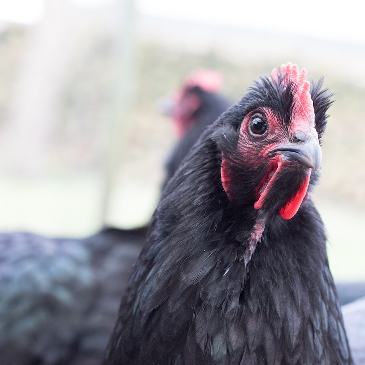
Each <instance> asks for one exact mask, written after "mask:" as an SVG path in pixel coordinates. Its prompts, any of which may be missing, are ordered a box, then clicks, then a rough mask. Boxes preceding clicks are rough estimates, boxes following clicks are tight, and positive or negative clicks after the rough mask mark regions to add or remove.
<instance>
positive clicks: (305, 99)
mask: <svg viewBox="0 0 365 365" xmlns="http://www.w3.org/2000/svg"><path fill="white" fill-rule="evenodd" d="M306 78H307V70H306V69H305V68H303V69H302V70H301V71H300V72H299V67H298V65H295V64H294V65H292V64H291V63H290V62H288V63H287V64H286V65H281V67H280V71H279V70H278V69H276V68H274V70H273V71H272V73H271V80H272V81H273V82H275V83H277V84H278V83H280V82H282V83H283V84H284V85H289V84H291V85H292V87H293V95H294V109H293V117H294V118H295V119H299V120H309V121H310V122H311V124H312V125H313V124H314V109H313V101H312V98H311V96H310V93H309V89H310V83H309V81H307V80H306Z"/></svg>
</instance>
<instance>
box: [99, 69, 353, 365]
mask: <svg viewBox="0 0 365 365" xmlns="http://www.w3.org/2000/svg"><path fill="white" fill-rule="evenodd" d="M330 96H331V95H330V94H329V92H328V91H327V90H323V89H322V82H321V81H320V82H317V83H312V85H311V87H310V84H309V82H308V81H306V71H305V70H302V71H301V72H299V69H298V67H297V66H296V65H293V66H292V65H291V64H290V63H289V64H287V65H283V66H282V67H281V68H280V70H276V69H275V70H274V71H273V73H272V75H271V77H270V78H267V77H262V78H261V79H260V80H259V81H257V82H255V84H254V86H253V87H252V88H250V89H249V90H248V92H247V93H246V95H245V96H244V97H243V98H242V100H241V101H239V102H238V103H237V104H235V105H234V106H232V107H231V108H230V109H228V111H226V112H225V113H224V114H223V115H222V116H221V117H220V118H219V119H218V120H217V121H216V122H215V123H214V124H213V126H212V127H210V128H208V129H207V131H206V132H205V133H204V134H203V135H202V137H201V138H200V140H199V141H198V142H197V143H196V144H195V146H194V147H193V149H192V150H191V152H190V153H189V155H188V157H187V158H186V159H185V162H184V164H183V165H182V166H181V167H180V168H179V169H178V171H177V172H176V174H175V175H174V177H173V178H172V179H171V180H170V182H169V183H168V185H167V187H166V189H165V190H164V192H163V194H162V198H161V200H160V203H159V205H158V207H157V209H156V211H155V213H154V216H153V219H152V222H151V228H150V233H149V237H148V240H147V244H146V245H145V247H144V249H143V251H142V253H141V256H140V257H139V259H138V261H137V263H136V265H135V267H134V271H133V274H132V276H131V279H130V282H129V287H128V289H127V292H126V294H125V296H124V298H123V300H122V304H121V308H120V312H119V318H118V321H117V323H116V326H115V328H114V332H113V335H112V337H111V340H110V343H109V346H108V349H107V352H106V356H105V360H104V364H105V365H117V364H118V365H121V364H128V365H133V364H144V365H148V364H170V365H172V364H179V365H180V364H188V365H194V364H199V365H204V364H219V365H220V364H227V365H228V364H229V365H235V364H250V365H252V364H260V365H264V364H287V365H293V364H331V365H334V364H338V365H339V364H341V365H343V364H352V359H351V355H350V350H349V346H348V342H347V338H346V333H345V329H344V324H343V319H342V314H341V308H340V306H339V302H338V298H337V293H336V288H335V286H334V283H333V279H332V276H331V273H330V269H329V266H328V259H327V253H326V236H325V232H324V227H323V223H322V220H321V218H320V216H319V214H318V212H317V210H316V208H315V207H314V205H313V203H312V200H311V197H310V191H311V190H312V187H313V186H314V185H315V183H316V182H317V180H318V177H319V168H320V161H321V148H320V141H321V138H322V135H323V133H324V131H325V127H326V123H327V121H326V112H327V109H328V107H329V106H330V104H331V100H330Z"/></svg>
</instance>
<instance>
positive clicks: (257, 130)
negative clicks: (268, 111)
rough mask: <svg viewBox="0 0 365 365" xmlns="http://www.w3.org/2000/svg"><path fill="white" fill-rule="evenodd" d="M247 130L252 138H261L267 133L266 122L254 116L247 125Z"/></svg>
mask: <svg viewBox="0 0 365 365" xmlns="http://www.w3.org/2000/svg"><path fill="white" fill-rule="evenodd" d="M248 130H249V132H250V134H251V135H252V136H254V137H258V136H262V135H263V134H265V132H266V131H267V122H266V120H265V119H263V118H262V117H259V116H257V115H254V116H253V117H252V118H251V119H250V122H249V123H248Z"/></svg>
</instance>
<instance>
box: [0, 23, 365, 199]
mask: <svg viewBox="0 0 365 365" xmlns="http://www.w3.org/2000/svg"><path fill="white" fill-rule="evenodd" d="M26 34H27V31H26V28H23V27H20V26H12V27H9V28H8V29H7V30H5V31H3V32H2V33H1V34H0V52H1V57H0V125H4V123H5V121H6V118H7V112H8V107H9V102H10V97H11V92H12V87H13V84H14V80H15V76H16V72H17V66H18V64H19V59H20V57H21V55H22V50H23V47H24V43H25V37H26ZM94 34H95V33H94ZM87 44H88V46H87V47H86V46H84V47H80V48H79V52H78V53H77V54H76V55H75V57H74V67H73V68H71V69H70V70H69V72H68V79H67V80H66V87H65V90H64V93H63V96H62V100H61V103H60V110H59V116H58V124H57V126H56V130H54V131H53V136H52V138H53V141H52V148H51V149H50V151H49V157H50V162H51V163H50V166H52V167H51V169H53V170H54V169H55V170H57V171H58V170H61V171H63V170H73V169H77V170H78V171H79V170H80V169H81V170H90V169H91V170H93V169H96V168H98V167H99V166H100V165H101V164H102V163H103V161H102V157H103V155H102V154H101V153H100V151H101V149H102V146H103V143H104V142H105V138H106V136H107V133H108V128H110V126H109V125H108V122H107V120H108V113H109V109H108V108H110V104H109V100H110V90H111V85H112V77H113V75H112V72H111V54H112V44H113V38H112V36H111V35H110V33H108V32H104V33H103V32H99V33H97V36H96V37H95V39H93V41H92V42H90V41H89V42H87ZM139 46H140V47H139V48H138V52H137V85H136V87H135V90H136V92H135V97H134V101H133V105H132V108H131V110H130V112H129V116H128V118H127V120H126V121H125V122H124V123H123V128H122V129H123V130H121V131H120V138H121V143H120V151H117V152H118V155H119V157H118V158H119V159H120V162H121V164H122V165H123V169H124V171H125V173H126V174H127V175H133V176H134V177H135V178H138V176H139V177H140V178H145V177H146V176H148V177H149V179H151V181H155V183H157V182H158V181H159V180H160V179H161V168H160V166H161V164H162V162H163V159H164V156H166V154H167V151H168V150H169V148H170V147H171V146H172V144H173V141H174V136H173V135H172V128H171V125H170V123H169V121H168V119H167V118H166V117H164V116H162V115H161V114H160V112H159V110H158V107H157V101H158V99H159V98H161V97H163V96H165V95H167V94H169V93H170V95H172V93H171V92H173V91H174V90H176V89H177V88H178V87H179V85H180V83H181V81H182V80H183V79H184V77H185V75H186V74H187V73H188V72H190V71H191V70H193V69H196V68H202V67H206V68H212V69H216V70H219V71H221V72H222V73H223V75H224V80H225V81H224V87H223V89H222V92H223V93H224V94H225V95H227V96H229V97H231V98H232V99H233V100H237V99H239V98H240V97H241V96H242V94H243V93H244V91H245V89H246V88H247V87H248V86H249V85H250V83H251V80H252V79H255V78H257V76H258V75H263V74H266V75H267V74H268V73H269V72H270V71H271V69H272V68H273V66H276V64H275V65H274V64H273V62H272V61H271V60H270V61H268V62H266V63H265V61H262V60H261V61H260V62H258V63H252V62H237V60H229V57H227V56H226V55H221V54H218V53H217V52H214V51H209V50H208V51H206V52H200V53H191V52H187V51H186V50H184V49H181V50H178V49H177V48H176V47H174V48H169V47H168V46H166V45H165V46H163V45H159V44H158V42H156V43H152V42H148V41H143V40H142V41H140V44H139ZM285 61H286V60H284V59H283V60H281V59H278V61H277V63H281V62H285ZM293 61H294V62H297V63H298V64H299V65H300V66H301V67H302V66H305V65H304V64H302V63H301V62H300V60H293ZM309 72H310V76H313V77H315V78H318V77H319V76H320V75H321V74H323V75H324V76H325V85H326V86H328V87H330V88H331V90H333V91H334V92H335V94H336V95H335V99H336V102H335V103H334V105H333V107H331V109H330V113H331V118H330V123H329V126H328V130H327V132H326V136H325V138H324V145H323V154H324V159H323V178H322V181H321V185H320V187H319V189H318V193H319V194H321V195H324V196H326V197H329V198H336V199H346V200H350V201H353V202H356V203H357V204H361V205H365V188H364V185H365V165H364V163H363V161H364V158H365V144H364V143H363V140H364V137H365V104H364V102H363V100H364V99H365V88H364V87H362V86H361V85H358V84H355V83H353V82H351V81H346V78H344V77H343V75H336V74H335V73H333V72H331V69H329V71H328V72H326V70H325V69H321V68H318V69H313V68H311V69H309ZM40 102H42V101H41V100H40ZM0 153H1V146H0ZM5 158H7V156H0V161H3V160H4V159H5Z"/></svg>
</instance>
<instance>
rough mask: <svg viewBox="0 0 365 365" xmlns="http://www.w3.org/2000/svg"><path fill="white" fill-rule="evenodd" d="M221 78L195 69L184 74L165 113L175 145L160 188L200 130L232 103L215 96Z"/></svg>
mask: <svg viewBox="0 0 365 365" xmlns="http://www.w3.org/2000/svg"><path fill="white" fill-rule="evenodd" d="M221 79H222V77H221V75H220V74H219V73H217V72H214V71H211V70H196V71H193V72H192V73H191V74H189V75H188V77H187V78H186V80H185V82H184V85H183V87H182V88H181V90H180V91H179V94H178V96H177V99H176V101H175V102H174V106H173V107H172V110H171V112H170V113H169V114H170V115H171V117H172V120H173V122H174V125H175V128H176V131H177V134H178V137H179V142H178V143H177V144H176V146H175V147H174V149H173V150H172V152H171V154H170V156H169V158H168V160H167V163H166V168H165V170H166V177H165V180H164V182H163V184H162V189H164V187H165V186H166V185H167V183H168V182H169V180H170V179H171V178H172V177H173V176H174V174H175V172H176V170H177V169H178V168H179V166H180V164H181V162H182V161H183V159H184V158H185V156H186V155H187V153H188V152H189V151H190V149H191V148H192V147H193V145H194V144H195V142H196V141H197V140H198V138H199V137H200V135H201V134H202V133H203V132H204V130H205V129H206V128H207V127H208V126H209V125H211V124H212V123H213V122H214V121H215V120H216V119H217V118H218V117H219V116H220V115H221V114H222V113H223V112H224V111H226V110H227V109H228V108H229V107H230V106H231V105H232V102H231V101H230V100H228V99H227V98H225V97H224V96H222V95H221V94H219V93H218V89H219V87H220V85H221Z"/></svg>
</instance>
